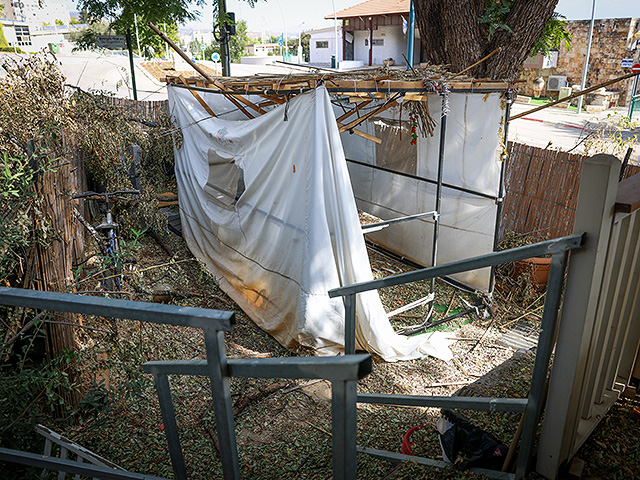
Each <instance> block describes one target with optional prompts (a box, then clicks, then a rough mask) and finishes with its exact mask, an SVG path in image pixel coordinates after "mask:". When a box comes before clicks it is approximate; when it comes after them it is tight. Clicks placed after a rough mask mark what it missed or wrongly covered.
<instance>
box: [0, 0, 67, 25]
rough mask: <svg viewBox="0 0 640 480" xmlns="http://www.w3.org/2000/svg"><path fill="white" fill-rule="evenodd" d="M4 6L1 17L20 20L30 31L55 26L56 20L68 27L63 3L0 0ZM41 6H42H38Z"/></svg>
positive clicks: (45, 0)
mask: <svg viewBox="0 0 640 480" xmlns="http://www.w3.org/2000/svg"><path fill="white" fill-rule="evenodd" d="M0 2H1V3H2V5H4V13H3V16H4V17H5V18H7V19H10V20H20V21H22V22H25V23H26V24H27V25H29V27H30V29H31V30H32V31H34V30H39V29H40V28H42V27H43V26H46V25H55V24H56V20H57V21H58V23H62V24H63V25H69V23H70V21H71V17H70V16H69V9H68V8H67V5H66V4H65V3H63V2H53V1H49V0H41V2H39V1H38V0H14V1H11V0H0ZM40 4H42V6H40Z"/></svg>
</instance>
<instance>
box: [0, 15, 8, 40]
mask: <svg viewBox="0 0 640 480" xmlns="http://www.w3.org/2000/svg"><path fill="white" fill-rule="evenodd" d="M0 6H1V5H0ZM1 13H2V10H0V14H1ZM8 46H9V43H8V42H7V37H5V36H4V30H3V29H2V24H0V48H1V47H8Z"/></svg>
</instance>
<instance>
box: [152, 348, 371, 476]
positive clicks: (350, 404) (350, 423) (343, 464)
mask: <svg viewBox="0 0 640 480" xmlns="http://www.w3.org/2000/svg"><path fill="white" fill-rule="evenodd" d="M207 358H211V357H207ZM143 369H144V371H145V373H151V374H153V375H154V378H161V377H164V378H166V376H167V375H199V376H207V375H208V374H209V372H210V369H211V363H210V362H208V360H186V361H179V360H178V361H154V362H147V363H145V364H144V365H143ZM226 370H227V376H225V380H227V381H228V378H230V377H244V378H297V379H298V378H322V379H326V380H329V381H331V391H332V400H331V401H332V406H331V416H332V427H331V432H332V435H331V436H332V451H333V460H332V468H333V478H335V479H344V480H346V479H355V478H356V473H357V471H356V454H357V445H356V431H357V430H356V416H357V409H356V398H357V381H358V379H360V378H363V377H365V376H366V375H368V374H369V373H370V372H371V356H370V355H368V354H358V355H348V356H343V357H321V358H314V357H302V358H297V357H286V358H266V359H228V360H227V361H226ZM161 401H164V402H171V398H170V395H168V396H167V395H164V396H163V397H161ZM170 408H173V406H170ZM217 414H218V409H217V408H216V418H217ZM163 418H164V416H163ZM228 418H231V419H232V418H233V417H232V416H230V417H228ZM165 427H166V425H165ZM217 428H218V438H220V429H221V426H220V425H219V424H217ZM231 428H233V424H231ZM230 433H233V432H230ZM174 441H175V439H174ZM177 441H178V442H179V439H178V440H177ZM233 442H234V445H235V434H234V435H233ZM221 447H222V445H221ZM220 454H221V456H222V455H223V452H222V448H221V452H220ZM236 460H237V456H236ZM226 475H227V474H226V473H225V478H235V477H227V476H226Z"/></svg>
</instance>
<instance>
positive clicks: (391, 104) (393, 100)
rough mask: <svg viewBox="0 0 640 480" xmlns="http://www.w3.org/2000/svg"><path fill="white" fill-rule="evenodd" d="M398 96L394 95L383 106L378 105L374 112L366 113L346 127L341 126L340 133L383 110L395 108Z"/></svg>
mask: <svg viewBox="0 0 640 480" xmlns="http://www.w3.org/2000/svg"><path fill="white" fill-rule="evenodd" d="M399 96H400V94H396V95H394V96H393V97H391V98H390V99H389V101H388V102H386V103H385V104H384V105H380V106H379V107H378V108H376V109H375V110H373V111H371V112H369V113H367V114H366V115H364V116H362V117H360V118H357V119H356V120H354V121H352V122H350V123H348V124H347V125H343V126H342V127H340V133H342V132H346V131H347V130H351V129H352V128H354V127H356V126H358V125H360V124H361V123H362V122H364V121H365V120H368V119H369V118H371V117H373V116H374V115H377V114H379V113H382V112H384V111H385V110H387V109H389V108H391V107H395V106H396V105H398V102H396V99H397V98H398V97H399Z"/></svg>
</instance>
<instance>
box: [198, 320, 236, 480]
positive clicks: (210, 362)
mask: <svg viewBox="0 0 640 480" xmlns="http://www.w3.org/2000/svg"><path fill="white" fill-rule="evenodd" d="M204 342H205V347H206V350H207V369H208V371H209V379H210V380H211V393H212V396H213V406H214V414H215V417H216V430H217V432H218V443H219V444H220V445H219V447H220V461H221V462H222V472H223V475H224V478H225V480H240V466H239V462H238V448H237V446H236V432H235V426H234V422H233V409H232V405H231V389H230V387H229V372H228V366H227V355H226V349H225V346H224V332H219V331H215V330H213V329H204Z"/></svg>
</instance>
